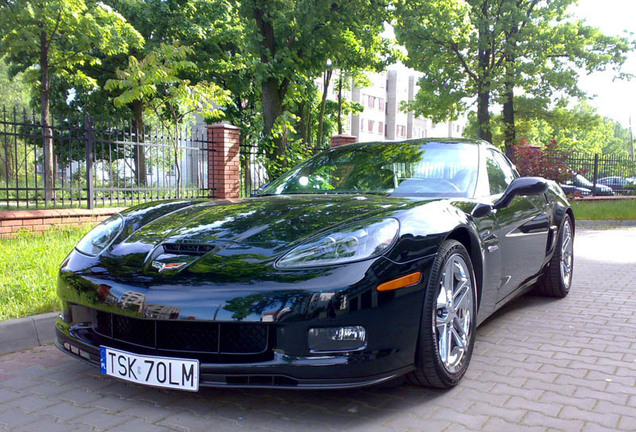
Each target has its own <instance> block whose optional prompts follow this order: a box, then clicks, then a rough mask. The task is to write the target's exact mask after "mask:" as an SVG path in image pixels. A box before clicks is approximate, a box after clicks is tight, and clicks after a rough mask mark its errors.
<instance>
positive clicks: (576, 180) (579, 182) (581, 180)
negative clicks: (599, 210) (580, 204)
mask: <svg viewBox="0 0 636 432" xmlns="http://www.w3.org/2000/svg"><path fill="white" fill-rule="evenodd" d="M565 185H566V186H576V187H577V188H584V189H588V190H589V191H591V192H593V195H596V196H613V195H615V194H614V191H613V190H612V188H611V187H609V186H605V185H603V184H599V183H598V182H597V183H596V187H595V186H594V184H593V183H592V182H591V181H589V180H588V179H586V178H585V177H584V176H583V175H581V174H575V175H574V177H573V178H572V180H568V181H566V182H565ZM561 188H563V186H561ZM563 191H564V192H565V189H564V190H563ZM566 193H567V192H566ZM584 196H585V195H584Z"/></svg>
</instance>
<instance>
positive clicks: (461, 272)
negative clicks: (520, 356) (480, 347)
mask: <svg viewBox="0 0 636 432" xmlns="http://www.w3.org/2000/svg"><path fill="white" fill-rule="evenodd" d="M476 320H477V286H476V283H475V273H474V271H473V265H472V262H471V260H470V256H469V255H468V251H467V250H466V248H465V247H464V245H462V244H461V243H459V242H458V241H455V240H447V241H445V242H444V243H442V246H441V247H440V249H439V252H438V254H437V257H436V258H435V261H434V262H433V267H432V269H431V275H430V278H429V282H428V286H427V289H426V295H425V298H424V307H423V310H422V320H421V326H420V335H419V340H418V347H417V353H416V357H415V366H416V370H414V371H413V372H410V373H409V374H408V375H407V378H408V380H409V382H410V383H412V384H415V385H419V386H425V387H437V388H450V387H453V386H455V385H456V384H457V383H458V382H459V381H460V380H461V378H462V377H463V376H464V374H465V373H466V370H467V369H468V364H469V363H470V358H471V356H472V353H473V346H474V344H475V330H476V327H477V325H476V323H477V321H476Z"/></svg>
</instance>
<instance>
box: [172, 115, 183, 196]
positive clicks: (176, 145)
mask: <svg viewBox="0 0 636 432" xmlns="http://www.w3.org/2000/svg"><path fill="white" fill-rule="evenodd" d="M173 146H174V169H175V171H176V173H177V198H181V164H180V163H179V162H180V161H179V129H178V127H177V126H175V128H174V144H173Z"/></svg>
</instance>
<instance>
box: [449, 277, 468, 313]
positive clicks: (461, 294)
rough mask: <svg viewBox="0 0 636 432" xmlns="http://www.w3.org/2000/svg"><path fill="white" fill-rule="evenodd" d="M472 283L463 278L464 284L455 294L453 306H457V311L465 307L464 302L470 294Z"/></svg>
mask: <svg viewBox="0 0 636 432" xmlns="http://www.w3.org/2000/svg"><path fill="white" fill-rule="evenodd" d="M469 288H470V285H469V284H468V281H467V280H463V281H462V284H461V285H460V287H459V288H457V291H456V292H455V293H454V294H453V297H454V298H453V307H454V308H455V312H456V313H457V312H459V310H460V309H462V308H464V307H465V306H464V303H465V302H466V300H467V298H468V297H469V295H470V290H469Z"/></svg>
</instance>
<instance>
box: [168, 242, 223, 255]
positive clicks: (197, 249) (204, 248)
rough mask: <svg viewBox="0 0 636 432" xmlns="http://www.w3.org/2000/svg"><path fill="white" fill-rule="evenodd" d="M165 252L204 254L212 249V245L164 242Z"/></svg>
mask: <svg viewBox="0 0 636 432" xmlns="http://www.w3.org/2000/svg"><path fill="white" fill-rule="evenodd" d="M162 246H163V250H164V252H165V253H169V254H175V255H204V254H206V253H208V252H210V251H211V250H212V249H214V246H212V245H207V244H196V243H164V244H163V245H162Z"/></svg>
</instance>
